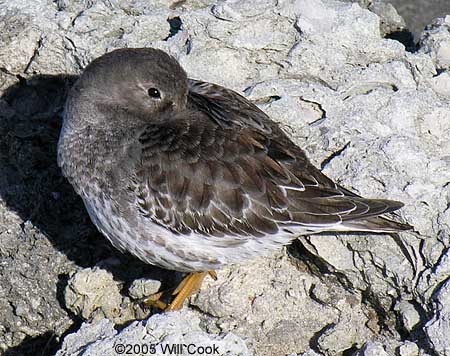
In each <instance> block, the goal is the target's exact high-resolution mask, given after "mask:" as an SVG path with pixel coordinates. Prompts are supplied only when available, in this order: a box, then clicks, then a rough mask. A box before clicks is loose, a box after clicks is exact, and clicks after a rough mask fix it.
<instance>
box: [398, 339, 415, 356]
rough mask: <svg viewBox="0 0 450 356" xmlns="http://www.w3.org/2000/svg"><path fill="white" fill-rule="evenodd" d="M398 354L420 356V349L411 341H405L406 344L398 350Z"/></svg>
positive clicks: (401, 355) (400, 355)
mask: <svg viewBox="0 0 450 356" xmlns="http://www.w3.org/2000/svg"><path fill="white" fill-rule="evenodd" d="M398 354H399V356H418V355H419V347H418V346H417V345H416V344H415V343H413V342H411V341H405V343H404V344H403V345H401V346H400V347H399V348H398Z"/></svg>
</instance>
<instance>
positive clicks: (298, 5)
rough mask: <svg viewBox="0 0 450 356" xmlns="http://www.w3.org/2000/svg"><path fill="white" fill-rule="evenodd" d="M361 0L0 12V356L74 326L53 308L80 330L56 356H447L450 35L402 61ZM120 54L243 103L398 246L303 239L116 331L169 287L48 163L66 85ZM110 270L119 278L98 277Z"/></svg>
mask: <svg viewBox="0 0 450 356" xmlns="http://www.w3.org/2000/svg"><path fill="white" fill-rule="evenodd" d="M361 3H364V4H365V7H366V8H364V9H363V8H361V7H360V6H359V5H358V4H355V3H343V2H339V1H332V0H297V1H294V0H283V1H272V0H264V1H259V2H254V1H250V0H243V1H233V0H221V1H216V2H214V1H212V0H211V1H207V0H198V1H184V2H180V1H169V2H165V1H159V0H155V1H140V0H136V1H132V2H130V1H122V0H114V1H113V0H111V1H106V0H105V1H84V0H83V1H82V0H78V1H75V0H73V1H71V0H58V1H54V2H46V1H38V0H34V1H23V0H14V1H13V0H5V1H3V2H2V3H1V4H0V17H1V19H2V21H0V28H1V31H0V43H1V44H2V46H0V47H1V48H0V95H1V98H0V166H1V167H2V169H1V170H0V198H1V200H0V212H1V214H0V236H1V237H0V296H1V298H0V315H1V316H0V349H1V350H2V351H4V350H7V349H9V351H11V352H17V353H18V354H27V352H28V353H31V352H32V351H30V350H36V349H40V348H43V354H48V355H50V354H54V352H52V350H51V349H48V348H45V347H44V345H45V343H46V342H47V341H48V340H49V339H50V337H49V336H45V335H55V337H52V338H51V340H56V341H55V344H57V343H58V342H59V340H58V337H59V336H60V335H62V334H63V333H64V332H65V331H66V330H68V328H69V327H70V326H71V325H73V321H72V319H71V318H70V317H69V316H68V314H67V310H66V309H65V308H68V309H69V310H71V311H72V312H73V313H74V314H75V315H78V316H79V317H80V318H84V319H86V320H90V321H91V323H90V324H85V325H84V326H83V327H82V328H81V329H80V330H79V332H78V333H76V334H75V335H70V336H67V337H66V339H65V342H64V344H63V346H62V348H61V350H60V355H62V354H65V355H72V354H73V355H77V354H82V353H84V354H88V353H87V350H89V352H91V354H93V355H94V354H98V355H103V354H105V352H106V354H109V353H110V352H111V347H112V344H113V343H114V342H118V340H129V342H131V341H132V340H141V339H139V338H140V337H141V336H139V335H147V333H148V331H149V330H150V329H149V328H154V327H156V326H157V327H158V328H157V329H155V330H156V331H157V330H161V332H165V331H167V332H169V333H170V335H172V336H171V340H173V342H175V341H176V340H195V342H200V341H201V340H206V341H207V342H209V341H211V342H212V340H214V341H216V340H219V341H220V340H221V342H222V341H223V342H224V345H231V344H232V343H233V342H236V345H237V346H236V348H234V349H232V348H231V346H229V347H230V348H229V350H231V351H230V354H232V355H234V354H239V348H240V350H241V354H245V352H247V351H248V352H251V353H252V354H258V355H290V354H291V355H293V354H295V355H301V354H305V355H313V354H323V355H337V354H341V353H343V352H345V353H346V354H348V353H351V352H354V350H358V351H357V352H358V353H359V354H361V355H370V354H371V353H372V354H374V352H379V353H378V354H377V355H381V354H383V353H384V354H395V353H398V354H404V355H409V354H411V355H414V354H419V355H425V354H426V352H428V351H425V350H429V352H430V353H431V352H435V353H438V354H442V355H446V354H449V344H448V338H445V337H444V336H443V335H445V334H444V333H443V332H442V330H444V331H445V332H446V333H447V334H448V333H449V332H448V331H447V329H448V328H449V326H448V320H450V310H449V308H448V303H447V301H448V298H449V297H448V290H449V287H448V276H449V274H450V254H449V251H450V249H449V247H450V238H449V236H450V209H449V208H448V204H449V199H450V170H449V169H448V167H449V164H450V141H449V140H448V136H449V133H450V100H449V98H450V73H449V70H448V68H449V63H450V56H449V48H450V47H449V46H450V45H449V43H450V38H449V31H448V28H449V20H448V18H445V19H440V20H437V21H435V22H434V23H433V24H432V25H431V26H430V27H429V28H428V29H427V30H426V31H425V32H424V33H423V34H422V37H421V43H420V46H421V47H420V48H419V50H418V51H417V52H415V53H410V52H408V51H406V50H405V47H404V45H403V44H401V43H400V42H397V41H395V40H390V39H385V38H384V35H385V34H386V33H387V32H389V31H391V30H394V29H398V28H401V26H403V22H402V20H401V18H399V17H398V16H397V15H396V13H395V11H394V10H393V9H392V7H390V6H388V5H385V4H383V3H381V2H378V1H376V2H368V1H361ZM249 24H251V26H249ZM268 29H270V31H268ZM131 46H153V47H157V48H161V49H164V50H166V51H168V52H170V53H172V54H173V55H174V56H176V57H177V58H178V59H179V61H180V62H181V64H182V65H183V66H184V68H185V69H186V70H187V72H188V74H189V76H191V77H194V78H197V79H202V80H206V81H212V82H216V83H218V84H223V85H225V86H227V87H231V88H233V89H235V90H237V91H239V92H242V93H243V94H244V95H245V96H246V97H248V98H249V99H250V100H252V101H254V102H255V103H256V104H257V105H259V106H260V107H261V108H262V109H263V110H264V111H266V112H267V113H268V114H269V115H271V117H272V118H273V119H274V120H276V121H278V122H279V123H280V124H281V125H282V127H283V128H284V129H285V130H286V132H287V133H288V134H289V135H290V136H291V137H292V139H293V140H294V141H295V142H296V143H298V144H299V145H300V146H301V147H304V148H305V150H306V151H307V154H308V156H309V157H310V158H311V160H312V161H313V162H314V163H315V164H316V165H317V166H320V167H321V168H322V169H323V171H324V172H325V173H326V174H327V175H329V176H330V177H331V178H333V179H334V180H336V181H337V182H338V183H340V184H342V185H343V186H345V187H347V188H349V189H352V190H354V191H355V192H356V193H358V194H361V195H364V196H369V197H383V198H388V199H397V200H401V201H403V202H404V203H405V207H404V208H403V209H402V210H401V211H400V212H399V213H398V216H397V217H398V218H400V219H404V220H407V221H408V222H409V223H411V224H413V225H414V227H415V230H416V231H415V232H408V233H403V234H401V235H400V236H387V235H360V234H346V235H337V234H328V235H317V236H309V237H302V238H301V239H300V240H299V241H297V242H295V243H294V244H293V246H291V247H290V248H289V249H287V251H288V253H286V251H282V252H280V254H279V255H277V256H273V257H271V258H261V259H257V260H255V261H251V262H250V261H249V263H248V264H245V265H241V266H233V267H230V268H227V269H224V270H222V271H219V280H218V281H212V280H208V281H207V283H205V285H204V287H203V288H202V290H201V292H200V293H198V294H197V295H196V296H195V297H193V298H191V300H190V306H191V307H193V308H194V309H195V312H193V311H190V309H188V310H185V311H183V312H182V313H173V314H166V315H160V316H153V317H151V318H150V319H148V320H147V321H143V322H139V323H138V322H136V323H133V324H131V325H130V326H129V327H128V328H125V329H124V330H123V331H121V332H120V333H117V332H115V331H114V330H113V324H121V325H122V324H123V323H125V322H129V321H131V320H134V319H136V318H147V317H148V311H147V312H145V311H143V310H140V309H139V308H136V305H135V303H133V302H132V301H131V299H130V297H131V298H133V299H139V298H140V297H141V296H145V295H147V294H151V293H153V292H154V291H156V289H157V288H158V287H159V282H157V281H159V280H163V281H166V280H168V279H166V278H169V279H170V277H167V276H164V275H163V274H162V273H163V272H161V271H160V270H157V269H150V271H148V270H145V267H143V266H142V265H141V264H139V262H138V261H135V260H133V259H132V258H129V257H126V256H122V255H120V254H119V253H117V252H115V251H113V250H112V249H111V248H110V246H109V244H107V243H106V242H104V240H103V239H101V238H100V237H99V238H97V235H96V233H95V229H94V228H93V227H92V225H91V224H90V223H89V222H88V217H87V214H86V212H85V211H84V207H83V205H82V204H81V202H80V201H79V199H78V198H77V197H76V196H75V194H74V193H73V191H72V190H71V188H70V186H68V184H67V183H66V182H65V181H63V180H62V179H61V177H60V175H59V170H58V168H57V167H56V157H55V147H56V140H57V137H58V130H59V127H58V126H59V124H60V123H59V118H58V114H59V113H60V110H61V105H62V103H63V101H64V95H65V92H66V90H67V88H68V87H69V86H70V84H71V83H72V82H73V80H74V78H73V77H68V76H67V75H68V74H70V75H77V74H78V73H79V72H80V71H81V69H82V68H83V67H84V66H85V65H86V64H87V63H89V62H90V61H91V60H92V59H93V58H95V57H97V56H99V55H101V54H103V53H105V52H107V51H110V50H112V49H115V48H120V47H131ZM111 256H112V257H113V258H114V259H115V260H116V261H118V262H115V263H112V264H111V263H103V264H102V263H100V264H99V262H100V261H104V260H105V259H108V258H109V257H111ZM93 266H96V267H93ZM123 266H126V267H125V268H124V267H123ZM132 271H133V272H132ZM152 273H153V275H149V274H152ZM69 275H70V276H71V277H70V280H69ZM153 277H157V278H153ZM139 278H145V282H144V279H141V280H138V281H135V282H132V281H133V280H134V279H139ZM172 278H173V276H172ZM128 286H130V287H129V288H128ZM186 308H189V306H186ZM393 311H394V312H393ZM105 318H109V319H110V321H107V320H106V319H105ZM149 325H150V326H151V325H153V326H151V327H150V326H149ZM186 325H188V326H189V327H191V328H193V330H194V332H193V333H189V331H188V329H186V328H187V326H186ZM155 330H153V331H151V333H152V334H153V333H154V331H155ZM183 330H184V331H186V332H187V334H188V335H190V336H189V337H188V338H187V339H183V336H181V335H182V334H183V332H184V331H183ZM422 330H423V331H424V332H425V334H426V336H427V338H424V337H423V336H424V335H423V334H420V333H421V332H422ZM157 332H159V331H157ZM139 333H141V334H139ZM161 335H162V334H161ZM161 335H160V334H158V335H154V340H156V341H157V340H160V339H161V338H162V336H161ZM151 337H153V336H151ZM227 338H228V339H227ZM405 339H406V340H405ZM151 340H153V339H151ZM208 340H209V341H208ZM224 340H228V341H230V343H228V341H226V342H225V341H224ZM242 340H245V343H246V345H247V346H245V345H244V341H242ZM408 340H413V341H415V342H417V344H413V343H411V341H408ZM417 340H420V342H419V341H417ZM206 341H205V342H206ZM227 347H228V346H227ZM54 348H55V350H54V351H56V348H58V345H54ZM108 348H109V349H108ZM253 348H254V350H253ZM416 348H417V349H416ZM106 350H107V351H106ZM242 350H244V351H242ZM416 351H417V352H416Z"/></svg>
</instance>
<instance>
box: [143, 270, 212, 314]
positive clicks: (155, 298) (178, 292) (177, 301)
mask: <svg viewBox="0 0 450 356" xmlns="http://www.w3.org/2000/svg"><path fill="white" fill-rule="evenodd" d="M208 274H209V275H210V276H211V277H212V278H213V279H214V280H217V274H216V272H215V271H208V272H192V273H189V274H188V275H187V276H186V277H184V278H183V280H182V281H181V283H180V284H179V285H178V286H177V287H176V288H175V290H174V291H173V292H172V295H173V296H175V298H174V299H173V301H172V302H171V303H170V304H166V303H164V302H163V301H162V300H161V298H162V296H163V295H164V292H158V293H155V294H153V295H151V296H149V297H147V298H146V299H145V300H144V301H143V304H144V305H145V306H147V307H155V308H157V309H160V310H163V311H164V312H167V311H175V310H180V309H181V308H182V307H183V304H184V301H185V300H186V299H187V298H189V297H190V296H191V295H193V294H195V293H196V292H198V291H199V290H200V287H201V285H202V283H203V280H204V279H205V277H206V275H208Z"/></svg>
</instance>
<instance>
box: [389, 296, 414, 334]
mask: <svg viewBox="0 0 450 356" xmlns="http://www.w3.org/2000/svg"><path fill="white" fill-rule="evenodd" d="M395 310H396V311H398V312H399V313H400V316H401V320H402V323H403V326H404V327H405V329H406V330H408V331H412V330H413V328H414V327H415V326H416V325H417V324H418V323H419V322H420V315H419V312H418V311H417V310H416V308H415V307H414V305H413V304H411V303H410V302H408V301H406V300H402V301H400V302H399V303H397V304H396V305H395Z"/></svg>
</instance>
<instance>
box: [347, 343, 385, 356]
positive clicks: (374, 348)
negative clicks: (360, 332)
mask: <svg viewBox="0 0 450 356" xmlns="http://www.w3.org/2000/svg"><path fill="white" fill-rule="evenodd" d="M355 356H389V354H388V353H387V352H386V350H385V349H384V347H383V345H381V344H380V343H378V342H368V343H367V344H365V345H364V347H363V348H362V349H361V351H359V352H357V353H356V354H355Z"/></svg>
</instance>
